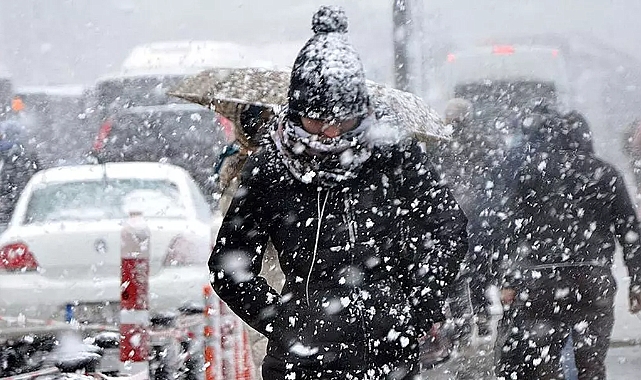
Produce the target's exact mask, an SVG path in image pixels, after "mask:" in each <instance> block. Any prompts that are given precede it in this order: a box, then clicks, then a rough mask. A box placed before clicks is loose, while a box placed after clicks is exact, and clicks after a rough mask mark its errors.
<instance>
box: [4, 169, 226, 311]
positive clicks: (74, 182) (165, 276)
mask: <svg viewBox="0 0 641 380" xmlns="http://www.w3.org/2000/svg"><path fill="white" fill-rule="evenodd" d="M132 206H135V208H136V209H142V211H143V215H144V217H145V219H146V220H147V222H148V225H149V229H150V232H151V239H150V240H151V247H150V256H151V259H150V279H149V282H150V303H151V306H150V309H151V310H152V311H154V310H159V311H165V310H174V311H175V310H176V309H177V308H178V307H179V306H181V305H183V304H185V303H188V302H193V301H199V300H201V298H202V289H203V286H204V285H205V284H207V282H208V274H209V273H208V268H207V260H208V257H209V254H210V252H211V247H212V244H213V242H214V241H215V240H214V239H215V235H216V233H217V228H218V227H219V226H220V220H219V217H218V218H216V217H214V216H213V215H212V212H211V211H210V208H209V206H208V204H207V203H206V202H205V199H204V197H203V195H202V193H201V192H200V190H199V189H198V187H197V186H196V184H195V182H194V181H193V179H192V178H191V177H190V176H189V174H188V173H187V172H186V171H185V170H183V169H181V168H178V167H176V166H173V165H167V164H161V163H151V162H135V163H107V164H104V165H83V166H67V167H58V168H53V169H48V170H44V171H41V172H39V173H37V174H36V175H34V177H33V178H32V179H31V180H30V181H29V184H28V185H27V187H26V188H25V190H24V192H23V193H22V195H21V196H20V199H19V201H18V203H17V205H16V209H15V211H14V214H13V215H12V218H11V221H10V223H9V225H8V228H7V230H6V231H5V232H4V233H3V234H2V235H1V236H0V316H2V315H10V316H15V315H19V314H23V315H25V316H26V317H31V318H42V319H48V318H55V319H61V318H64V315H63V313H64V312H63V311H64V310H65V308H66V307H68V306H67V305H71V306H69V307H71V311H73V313H74V314H75V315H74V317H75V318H77V319H79V320H84V321H87V322H91V323H104V322H117V319H115V318H116V316H117V315H118V307H119V300H120V290H119V289H120V268H119V266H120V232H121V226H122V223H123V221H124V220H125V219H126V218H127V210H128V209H129V210H131V207H132Z"/></svg>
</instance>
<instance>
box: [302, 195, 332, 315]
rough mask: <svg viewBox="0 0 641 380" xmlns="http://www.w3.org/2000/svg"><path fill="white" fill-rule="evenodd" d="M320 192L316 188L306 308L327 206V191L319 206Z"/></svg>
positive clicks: (306, 284) (306, 283)
mask: <svg viewBox="0 0 641 380" xmlns="http://www.w3.org/2000/svg"><path fill="white" fill-rule="evenodd" d="M321 191H322V189H321V188H320V187H319V188H318V193H317V194H316V210H317V212H318V221H317V223H316V240H315V241H314V251H313V253H312V262H311V263H310V264H309V272H308V273H307V281H306V282H305V299H306V300H307V307H309V306H310V302H309V281H310V280H311V278H312V272H313V271H314V264H315V263H316V254H317V253H318V241H319V239H320V232H321V226H322V225H323V217H324V215H325V206H326V205H327V199H328V198H329V190H327V192H326V193H325V200H324V201H323V204H322V205H321Z"/></svg>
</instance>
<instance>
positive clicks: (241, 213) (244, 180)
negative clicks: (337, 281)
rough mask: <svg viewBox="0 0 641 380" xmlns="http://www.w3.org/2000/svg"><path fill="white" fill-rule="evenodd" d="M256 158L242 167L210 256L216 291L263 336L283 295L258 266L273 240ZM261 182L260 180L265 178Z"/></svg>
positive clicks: (266, 185)
mask: <svg viewBox="0 0 641 380" xmlns="http://www.w3.org/2000/svg"><path fill="white" fill-rule="evenodd" d="M255 162H256V161H255V157H253V158H252V159H251V160H250V162H249V163H248V165H246V166H245V168H244V169H243V173H242V176H241V185H240V187H239V189H238V191H237V192H236V195H235V196H234V199H233V200H232V202H231V205H230V207H229V210H228V212H227V214H226V215H225V218H224V220H223V223H222V226H221V228H220V231H219V233H218V238H217V241H216V245H215V246H214V249H213V251H212V254H211V257H210V259H209V271H210V280H211V283H212V286H213V288H214V290H215V291H216V293H217V294H218V296H219V297H220V298H221V299H222V300H223V301H224V302H225V303H226V304H227V306H229V308H230V309H231V310H232V311H233V312H234V313H235V314H236V315H238V316H239V317H240V318H241V319H243V320H244V321H245V322H246V323H247V324H248V325H250V326H251V327H252V328H254V329H255V330H256V331H258V332H260V333H261V334H263V335H265V336H270V333H271V332H272V330H273V326H271V323H272V322H273V319H274V317H275V313H276V305H277V304H279V303H280V295H279V294H278V292H276V290H274V289H273V288H272V287H271V286H269V285H268V284H267V281H266V279H265V278H264V277H261V276H260V275H259V274H260V271H261V266H262V262H263V255H264V253H265V250H266V247H267V243H268V241H269V235H268V227H267V220H268V219H267V218H266V215H265V214H266V211H265V208H266V204H265V202H266V199H265V194H266V193H265V189H269V184H268V183H262V182H265V178H266V177H265V176H264V175H263V173H261V172H260V171H261V168H260V166H256V165H254V164H255ZM261 181H262V182H261Z"/></svg>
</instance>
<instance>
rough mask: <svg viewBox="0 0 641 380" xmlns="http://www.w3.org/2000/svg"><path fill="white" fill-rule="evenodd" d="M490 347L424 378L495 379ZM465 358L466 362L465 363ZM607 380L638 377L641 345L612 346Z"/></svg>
mask: <svg viewBox="0 0 641 380" xmlns="http://www.w3.org/2000/svg"><path fill="white" fill-rule="evenodd" d="M489 348H491V347H489V346H488V347H485V349H478V350H476V352H475V353H474V354H475V355H474V356H473V357H474V359H472V360H467V359H462V358H461V359H460V360H457V359H453V360H451V361H450V362H448V363H445V364H443V365H441V366H439V367H437V368H435V369H432V370H429V371H426V372H425V373H424V376H423V379H425V380H471V379H474V380H495V379H496V377H494V376H493V375H492V372H491V371H492V352H491V351H488V350H487V349H489ZM466 360H467V363H466ZM461 363H464V364H465V365H464V366H463V368H465V369H468V371H465V372H464V373H458V372H459V370H458V368H461V367H460V366H461ZM606 365H607V369H608V379H609V380H633V379H638V378H639V368H641V346H622V347H612V348H610V351H609V353H608V358H607V361H606ZM457 373H458V374H457Z"/></svg>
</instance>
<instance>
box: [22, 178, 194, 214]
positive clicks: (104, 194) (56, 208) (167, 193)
mask: <svg viewBox="0 0 641 380" xmlns="http://www.w3.org/2000/svg"><path fill="white" fill-rule="evenodd" d="M134 210H135V211H142V213H143V215H145V217H147V218H170V219H182V218H185V217H186V209H185V205H184V203H183V201H182V199H181V196H180V192H179V190H178V187H177V186H176V184H174V183H172V182H170V181H165V180H140V179H107V180H96V181H78V182H64V183H52V184H46V185H43V186H41V187H38V188H36V189H35V190H34V191H33V193H32V195H31V198H30V200H29V204H28V206H27V212H26V214H25V217H24V220H23V223H24V224H36V223H47V222H57V221H92V220H104V219H122V218H125V217H126V216H127V214H128V212H130V211H134Z"/></svg>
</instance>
